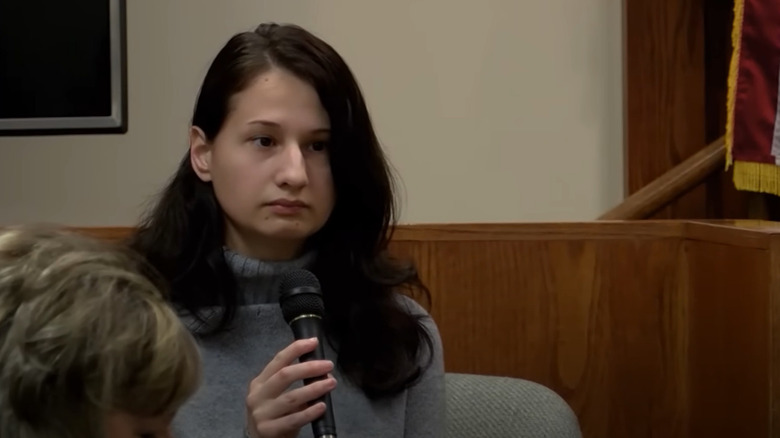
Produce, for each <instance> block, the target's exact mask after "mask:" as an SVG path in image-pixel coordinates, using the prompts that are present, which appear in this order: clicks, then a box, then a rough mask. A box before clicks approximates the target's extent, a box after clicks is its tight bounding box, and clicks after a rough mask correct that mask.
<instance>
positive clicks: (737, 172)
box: [734, 161, 780, 196]
mask: <svg viewBox="0 0 780 438" xmlns="http://www.w3.org/2000/svg"><path fill="white" fill-rule="evenodd" d="M734 187H736V188H737V190H747V191H750V192H759V193H769V194H772V195H778V196H780V166H777V165H775V164H770V163H751V162H749V161H735V162H734Z"/></svg>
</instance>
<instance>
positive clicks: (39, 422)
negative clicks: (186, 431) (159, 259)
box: [0, 227, 201, 438]
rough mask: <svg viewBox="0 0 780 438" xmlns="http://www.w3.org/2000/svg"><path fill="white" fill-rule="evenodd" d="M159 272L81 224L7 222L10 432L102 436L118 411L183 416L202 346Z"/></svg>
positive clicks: (0, 294)
mask: <svg viewBox="0 0 780 438" xmlns="http://www.w3.org/2000/svg"><path fill="white" fill-rule="evenodd" d="M152 272H153V270H151V269H150V268H148V266H146V265H144V264H143V262H141V260H140V258H137V257H135V256H133V255H132V254H131V253H130V252H129V251H123V250H121V249H120V248H119V247H117V246H112V245H111V244H109V243H107V242H102V241H98V240H96V239H92V238H89V237H86V236H83V235H79V234H76V233H72V232H67V231H64V230H59V229H56V228H41V227H34V228H33V227H19V228H12V229H7V230H6V231H2V230H0V436H2V437H3V438H37V437H44V436H46V437H53V436H57V437H98V436H102V435H103V429H102V428H103V424H104V423H103V421H104V418H105V416H106V414H108V413H109V412H114V411H121V412H126V413H129V414H132V415H138V416H145V417H147V416H148V417H152V416H158V415H173V414H174V413H175V411H176V410H177V409H178V408H179V407H180V406H181V405H182V404H183V403H184V402H185V401H186V400H187V399H188V398H189V397H190V396H191V395H192V394H193V393H194V392H195V390H196V389H197V387H198V385H199V383H200V379H201V368H200V367H201V363H200V357H199V355H198V350H197V347H196V345H195V342H194V340H193V338H192V337H191V336H190V334H189V333H188V332H187V329H186V328H185V327H184V326H183V325H182V323H181V322H180V321H179V319H178V317H177V316H176V314H175V312H174V311H173V310H172V309H171V308H170V307H169V306H168V304H167V303H166V300H165V298H166V297H165V296H164V295H163V293H162V292H161V287H160V286H159V284H157V283H156V282H154V281H153V278H154V277H153V276H151V275H150V274H151V273H152ZM160 284H162V283H160Z"/></svg>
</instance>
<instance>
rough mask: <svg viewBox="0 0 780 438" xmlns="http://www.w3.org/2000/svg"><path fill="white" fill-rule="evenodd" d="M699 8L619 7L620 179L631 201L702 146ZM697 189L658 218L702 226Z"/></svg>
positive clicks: (670, 0)
mask: <svg viewBox="0 0 780 438" xmlns="http://www.w3.org/2000/svg"><path fill="white" fill-rule="evenodd" d="M702 5H703V0H687V1H679V0H653V1H647V0H624V1H623V8H624V9H623V13H624V32H625V34H624V55H625V59H624V64H625V66H624V74H625V77H624V81H625V84H624V85H625V86H624V90H625V99H624V100H625V105H626V107H625V132H626V144H625V166H626V169H625V172H626V183H627V193H628V194H632V193H634V192H636V191H637V190H639V189H641V188H642V187H644V186H645V185H646V184H648V183H650V182H651V181H653V180H654V179H655V178H657V177H659V176H661V175H662V174H663V173H665V172H666V171H668V170H669V169H671V168H672V167H674V166H675V165H677V164H679V163H680V162H682V161H683V160H685V159H686V158H688V157H689V156H691V155H693V154H694V153H696V152H697V151H698V150H700V149H701V148H702V147H704V146H705V145H706V144H707V143H706V136H705V94H704V91H705V86H704V84H705V68H704V67H705V65H704V15H703V7H702ZM706 213H707V211H706V190H705V188H704V187H697V188H695V189H693V190H692V191H691V192H689V193H688V194H686V195H684V196H683V197H681V198H680V199H678V200H677V201H675V202H674V203H672V204H671V205H670V206H669V207H667V208H666V209H664V210H662V211H660V212H658V213H657V214H656V215H655V216H654V217H656V218H704V217H705V215H706Z"/></svg>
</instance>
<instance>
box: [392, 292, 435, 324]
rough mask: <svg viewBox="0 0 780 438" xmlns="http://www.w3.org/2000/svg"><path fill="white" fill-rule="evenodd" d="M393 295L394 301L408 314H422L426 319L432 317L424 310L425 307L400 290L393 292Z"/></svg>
mask: <svg viewBox="0 0 780 438" xmlns="http://www.w3.org/2000/svg"><path fill="white" fill-rule="evenodd" d="M393 296H394V298H395V299H396V301H397V302H398V303H399V304H400V305H401V307H402V308H403V309H404V310H406V311H407V312H408V313H409V314H410V315H412V316H422V317H425V318H428V319H432V318H431V315H430V314H429V313H428V311H427V310H425V308H424V307H423V306H422V305H421V304H420V303H419V302H418V301H417V300H416V299H414V298H412V297H410V296H409V295H406V294H403V293H400V292H395V293H394V295H393Z"/></svg>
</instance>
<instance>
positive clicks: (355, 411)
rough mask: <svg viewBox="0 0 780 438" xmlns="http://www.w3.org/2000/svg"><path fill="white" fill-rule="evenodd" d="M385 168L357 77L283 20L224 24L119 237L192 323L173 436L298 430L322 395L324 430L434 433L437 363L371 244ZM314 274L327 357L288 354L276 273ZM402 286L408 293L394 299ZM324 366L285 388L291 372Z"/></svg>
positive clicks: (386, 196) (440, 404) (413, 304)
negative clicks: (187, 377)
mask: <svg viewBox="0 0 780 438" xmlns="http://www.w3.org/2000/svg"><path fill="white" fill-rule="evenodd" d="M394 207H395V204H394V194H393V180H392V178H391V174H390V171H389V169H388V164H387V162H386V160H385V157H384V154H383V152H382V149H381V147H380V145H379V142H378V140H377V138H376V135H375V134H374V129H373V127H372V124H371V119H370V117H369V114H368V110H367V108H366V104H365V102H364V100H363V96H362V95H361V92H360V89H359V87H358V84H357V83H356V80H355V78H354V77H353V75H352V73H351V71H350V69H349V67H348V66H347V64H346V63H345V62H344V60H343V59H342V58H341V57H340V56H339V54H338V53H337V52H336V51H335V50H334V49H333V48H331V47H330V46H329V45H328V44H326V43H325V42H323V41H322V40H320V39H318V38H316V37H315V36H313V35H312V34H310V33H309V32H307V31H306V30H304V29H301V28H300V27H296V26H291V25H286V26H280V25H276V24H262V25H260V26H259V27H258V28H257V29H256V30H255V31H253V32H244V33H239V34H237V35H235V36H234V37H232V38H231V39H230V40H229V41H228V42H227V44H226V45H225V46H224V47H223V48H222V50H221V51H220V52H219V53H218V54H217V56H216V58H215V59H214V60H213V62H212V64H211V66H210V68H209V70H208V72H207V74H206V77H205V79H204V81H203V84H202V86H201V89H200V94H199V96H198V99H197V102H196V105H195V111H194V115H193V118H192V126H191V129H190V148H189V151H188V152H187V154H186V155H185V157H184V159H183V160H182V161H181V164H180V166H179V168H178V171H177V172H176V174H175V175H174V176H173V178H172V179H171V181H170V182H169V183H168V185H167V187H166V188H165V189H164V190H163V192H162V194H161V196H160V198H159V200H158V202H157V204H156V205H155V206H154V207H153V208H152V209H151V210H150V211H149V213H148V215H147V217H146V218H145V220H144V221H143V222H142V223H141V224H140V226H139V228H138V230H137V233H136V235H135V236H133V239H132V241H131V245H132V246H133V247H134V248H135V249H136V250H138V251H139V252H141V253H142V254H143V255H144V256H145V257H146V258H147V259H148V260H149V261H150V262H151V263H152V264H153V265H154V266H155V267H156V268H157V269H158V270H159V271H160V272H161V273H162V274H163V275H164V276H165V277H166V278H167V279H168V281H169V282H170V284H171V288H172V291H173V301H174V304H175V305H176V306H177V307H178V308H180V309H181V310H182V311H183V312H184V313H185V316H184V317H185V318H186V320H187V322H188V324H189V325H190V327H191V328H192V330H193V331H194V332H195V333H197V334H198V335H200V336H199V337H200V342H201V347H202V355H203V360H204V370H205V371H204V373H205V377H204V385H203V387H202V388H201V390H200V391H199V392H198V393H197V394H196V395H195V397H194V398H193V399H192V400H191V401H190V402H189V403H188V404H187V405H185V406H184V407H183V408H182V409H181V411H180V413H179V415H178V416H177V420H176V423H175V429H174V432H176V433H178V434H179V435H177V436H182V437H185V438H198V437H203V438H213V437H231V436H232V437H238V436H242V434H244V433H246V434H247V435H248V436H251V437H253V438H261V437H262V438H265V437H296V436H311V430H310V428H309V426H307V425H308V424H309V423H310V422H311V421H312V420H314V419H315V418H317V417H319V416H321V415H322V414H323V412H324V411H325V406H324V405H323V403H309V402H310V401H312V400H315V399H317V398H318V397H320V396H322V395H323V394H325V393H330V396H331V399H332V404H333V406H332V408H333V410H334V414H335V419H336V427H337V432H338V436H339V437H340V438H349V437H361V438H362V437H374V438H382V437H388V438H390V437H392V438H397V437H402V436H403V437H435V436H439V434H440V432H441V431H442V428H443V424H442V423H443V415H444V370H443V361H442V351H441V341H440V338H439V334H438V331H437V329H436V325H435V324H434V322H433V321H432V319H431V318H430V316H428V314H427V313H426V312H425V310H423V308H422V307H420V306H419V305H418V304H417V301H415V300H413V299H412V298H416V299H427V298H428V292H427V290H426V289H425V287H424V286H423V285H422V284H421V282H420V280H419V278H418V275H417V272H416V270H415V268H414V267H413V266H411V265H408V264H402V263H399V262H397V261H395V260H393V259H392V258H391V257H390V256H389V255H388V253H387V245H388V240H389V239H390V235H391V232H392V230H393V227H394V225H395V223H394V214H395V212H394ZM299 268H305V269H308V270H310V271H311V272H313V273H314V274H315V275H316V276H317V277H318V278H319V280H320V283H321V285H322V289H323V294H324V300H325V308H326V317H325V319H324V322H323V323H324V327H325V330H326V337H327V341H326V342H325V344H326V345H324V347H325V352H326V356H327V357H328V359H330V360H332V362H331V361H330V360H328V361H312V362H305V363H298V361H297V359H298V358H299V357H300V356H301V355H302V354H304V353H307V352H310V351H312V350H313V349H314V348H315V346H316V341H311V340H301V341H296V342H293V336H292V332H291V330H290V328H289V326H288V325H287V324H286V323H285V321H284V319H283V317H282V313H281V311H280V308H279V305H278V297H277V291H276V287H277V285H278V281H279V277H280V274H282V273H284V272H286V271H288V270H291V269H299ZM410 297H411V298H410ZM325 374H328V376H329V377H328V378H326V379H324V380H321V381H319V382H317V383H313V384H310V385H306V386H302V385H301V383H300V382H301V381H302V379H304V378H308V377H314V376H321V375H325Z"/></svg>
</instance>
